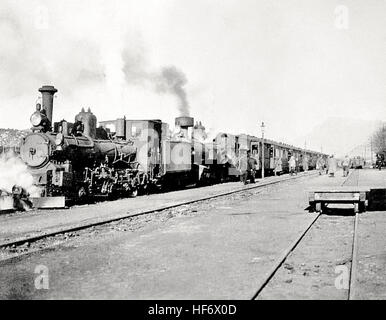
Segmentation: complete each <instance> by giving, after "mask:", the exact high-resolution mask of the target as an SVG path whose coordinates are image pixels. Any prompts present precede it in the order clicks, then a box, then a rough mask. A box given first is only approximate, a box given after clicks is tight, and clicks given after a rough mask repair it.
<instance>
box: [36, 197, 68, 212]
mask: <svg viewBox="0 0 386 320" xmlns="http://www.w3.org/2000/svg"><path fill="white" fill-rule="evenodd" d="M30 200H31V202H32V207H33V208H37V209H57V208H65V207H66V198H65V197H31V198H30Z"/></svg>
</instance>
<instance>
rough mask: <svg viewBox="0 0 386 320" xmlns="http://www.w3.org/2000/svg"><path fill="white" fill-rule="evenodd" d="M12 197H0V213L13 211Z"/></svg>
mask: <svg viewBox="0 0 386 320" xmlns="http://www.w3.org/2000/svg"><path fill="white" fill-rule="evenodd" d="M13 210H14V207H13V197H12V196H0V213H1V212H7V211H13Z"/></svg>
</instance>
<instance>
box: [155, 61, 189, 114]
mask: <svg viewBox="0 0 386 320" xmlns="http://www.w3.org/2000/svg"><path fill="white" fill-rule="evenodd" d="M187 82H188V81H187V79H186V76H185V74H184V73H183V72H182V71H180V70H178V69H177V68H176V67H175V66H168V67H164V68H162V70H161V75H160V78H159V82H158V84H157V89H158V90H159V91H160V92H165V93H171V94H174V95H175V96H176V97H177V98H178V109H179V111H180V115H181V116H189V103H188V99H187V96H186V91H185V88H184V87H185V85H186V83H187Z"/></svg>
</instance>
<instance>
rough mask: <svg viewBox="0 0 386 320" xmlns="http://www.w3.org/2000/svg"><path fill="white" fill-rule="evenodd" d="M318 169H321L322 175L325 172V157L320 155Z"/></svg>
mask: <svg viewBox="0 0 386 320" xmlns="http://www.w3.org/2000/svg"><path fill="white" fill-rule="evenodd" d="M316 170H318V171H319V175H320V176H321V175H322V174H323V172H324V159H323V157H322V156H319V158H318V160H316Z"/></svg>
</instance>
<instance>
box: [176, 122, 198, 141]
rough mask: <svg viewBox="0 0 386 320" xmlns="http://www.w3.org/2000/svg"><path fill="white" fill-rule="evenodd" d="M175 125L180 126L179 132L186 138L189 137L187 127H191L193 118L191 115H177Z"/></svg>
mask: <svg viewBox="0 0 386 320" xmlns="http://www.w3.org/2000/svg"><path fill="white" fill-rule="evenodd" d="M175 124H176V126H179V127H180V128H181V132H182V134H183V136H184V138H186V139H190V137H188V130H189V128H191V127H193V125H194V118H192V117H177V118H176V121H175Z"/></svg>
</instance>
